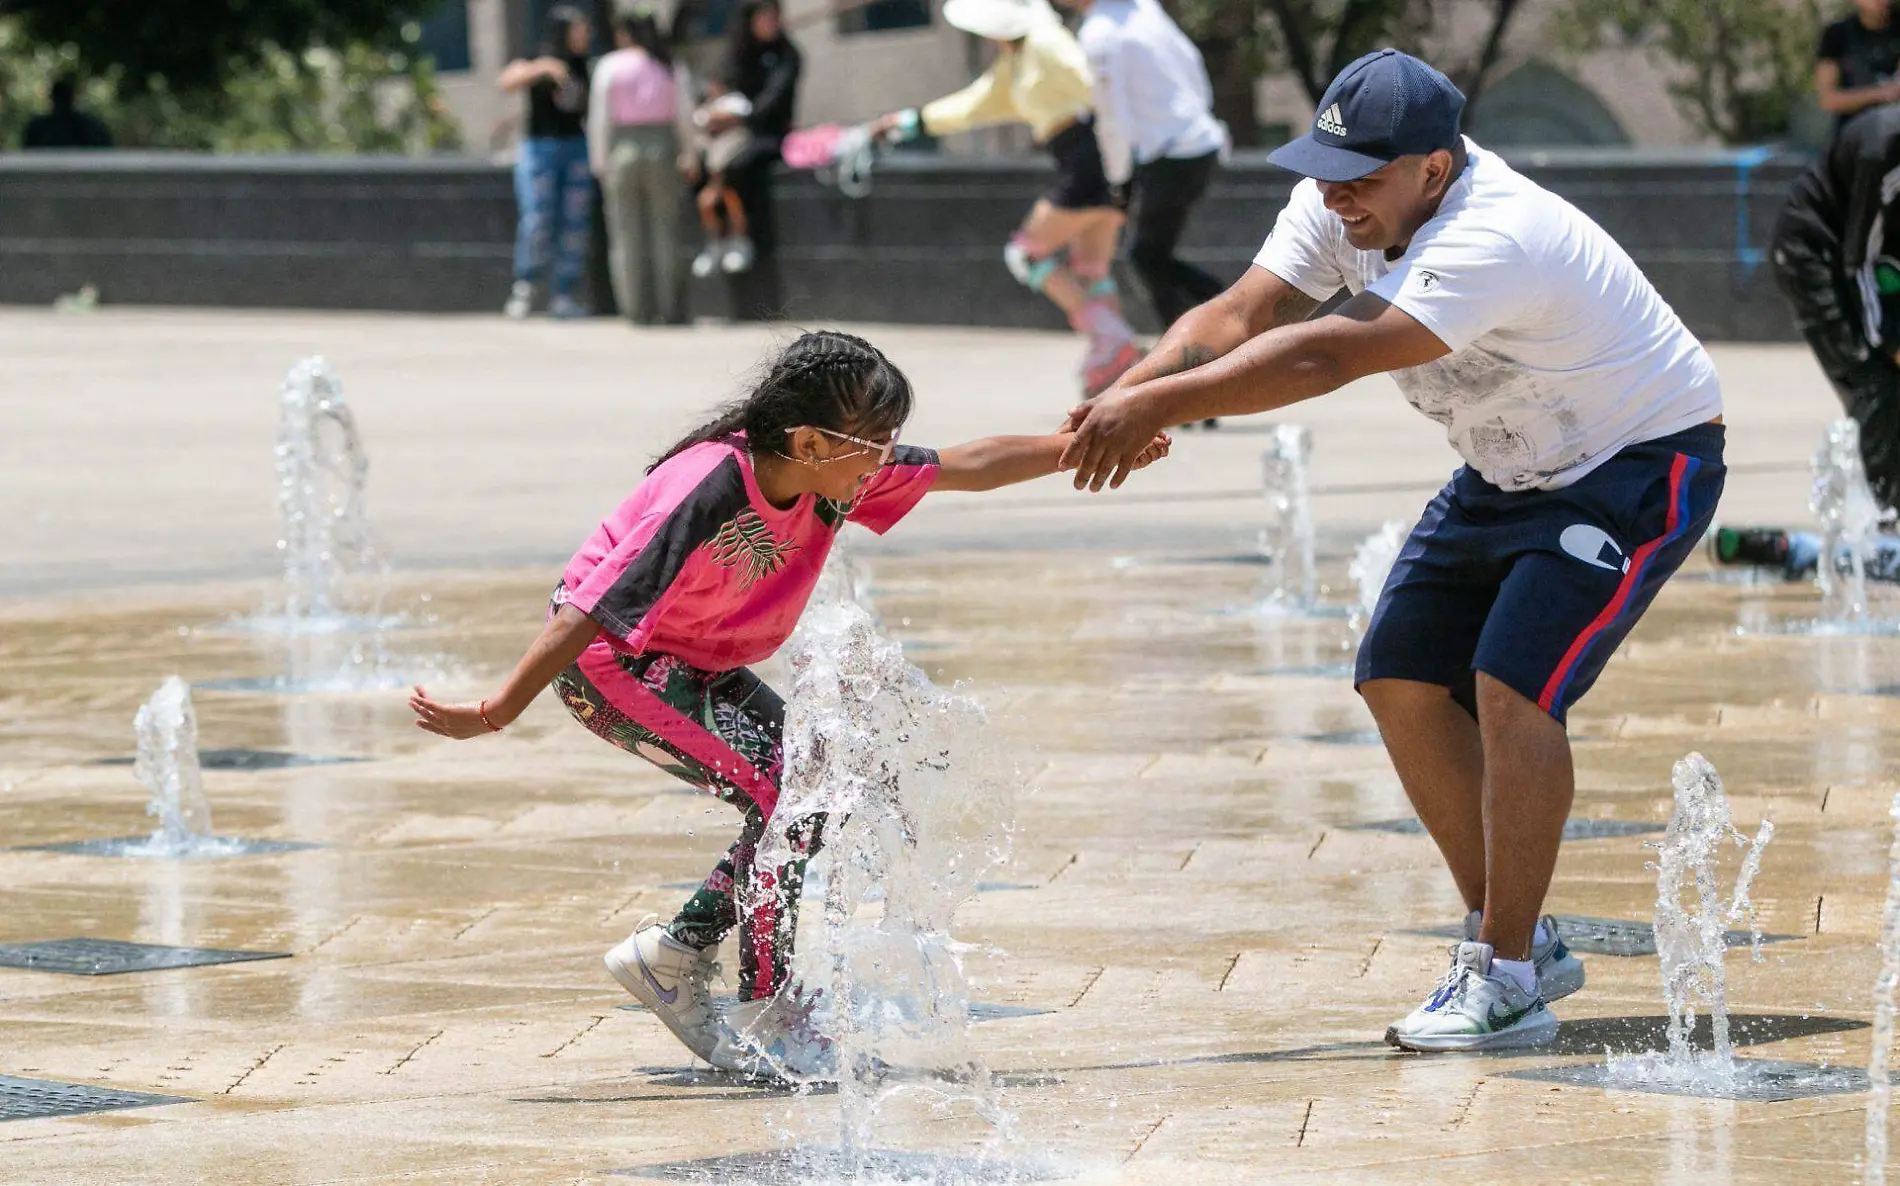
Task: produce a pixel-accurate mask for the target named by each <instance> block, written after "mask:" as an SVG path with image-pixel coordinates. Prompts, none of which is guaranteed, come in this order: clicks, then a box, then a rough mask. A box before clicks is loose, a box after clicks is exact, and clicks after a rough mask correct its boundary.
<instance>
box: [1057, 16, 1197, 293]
mask: <svg viewBox="0 0 1900 1186" xmlns="http://www.w3.org/2000/svg"><path fill="white" fill-rule="evenodd" d="M1060 2H1061V4H1062V5H1063V7H1065V8H1070V9H1074V10H1077V11H1080V12H1082V13H1083V14H1084V15H1083V18H1082V27H1081V29H1080V30H1079V31H1078V32H1077V33H1076V38H1077V40H1079V41H1080V42H1081V43H1082V52H1083V53H1085V54H1086V55H1087V56H1088V62H1089V72H1090V76H1091V83H1092V88H1091V89H1092V90H1093V92H1094V95H1095V139H1096V142H1097V143H1098V144H1100V146H1101V153H1102V167H1103V170H1104V171H1105V172H1106V173H1107V175H1108V183H1109V185H1110V187H1111V189H1112V191H1113V193H1114V195H1115V200H1116V203H1117V204H1118V205H1120V206H1122V207H1123V208H1124V209H1128V210H1131V211H1132V218H1131V222H1132V224H1133V225H1132V231H1133V234H1132V236H1131V238H1130V240H1129V246H1128V261H1129V263H1131V264H1133V265H1134V268H1135V273H1136V275H1138V276H1140V277H1141V282H1142V285H1143V287H1145V288H1146V289H1147V290H1148V299H1149V300H1150V301H1152V302H1153V304H1154V308H1155V315H1156V316H1157V317H1159V318H1160V319H1161V324H1162V326H1163V328H1165V327H1167V326H1170V325H1173V324H1174V323H1175V321H1176V320H1178V319H1179V318H1180V316H1181V315H1182V314H1183V313H1186V312H1187V311H1188V310H1189V309H1192V308H1193V307H1194V306H1196V305H1198V304H1201V303H1202V302H1204V301H1207V300H1210V299H1212V298H1213V297H1214V296H1216V295H1217V294H1218V293H1219V292H1220V291H1221V290H1222V289H1223V288H1224V287H1226V286H1225V285H1223V284H1222V283H1221V282H1220V281H1219V280H1217V279H1215V278H1214V277H1213V276H1210V275H1209V274H1208V273H1206V272H1204V271H1202V270H1201V269H1200V268H1197V267H1195V266H1194V265H1192V264H1190V263H1186V262H1184V261H1183V260H1181V259H1180V258H1178V257H1177V256H1176V254H1175V248H1176V245H1177V244H1179V243H1180V241H1181V232H1182V231H1183V230H1184V229H1185V228H1186V226H1187V221H1188V217H1189V216H1190V215H1191V214H1192V213H1193V212H1194V206H1195V204H1196V203H1197V202H1199V201H1200V200H1201V198H1202V196H1203V195H1204V194H1205V193H1206V192H1207V186H1208V183H1209V182H1210V181H1212V180H1213V178H1214V172H1215V170H1216V169H1217V168H1219V165H1220V158H1221V154H1222V153H1223V152H1225V151H1226V148H1227V129H1226V128H1225V127H1224V126H1223V125H1222V124H1221V122H1220V121H1219V120H1217V119H1215V118H1214V86H1213V84H1212V83H1211V82H1210V81H1208V77H1207V66H1206V64H1205V63H1204V62H1203V61H1202V60H1201V51H1200V50H1198V49H1196V48H1195V47H1194V43H1193V42H1192V41H1190V40H1188V37H1187V34H1185V33H1183V32H1181V30H1180V28H1179V27H1178V26H1176V25H1175V23H1174V22H1173V21H1172V20H1169V19H1168V14H1167V13H1165V12H1163V11H1162V9H1161V5H1159V4H1158V3H1156V2H1155V0H1060Z"/></svg>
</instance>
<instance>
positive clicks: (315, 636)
mask: <svg viewBox="0 0 1900 1186" xmlns="http://www.w3.org/2000/svg"><path fill="white" fill-rule="evenodd" d="M278 403H279V408H280V412H281V415H280V419H279V423H278V429H277V449H276V462H277V505H278V511H279V513H280V514H281V516H282V519H283V536H282V538H280V539H279V540H278V541H277V551H278V553H279V554H280V555H281V556H282V558H283V563H284V601H283V604H282V607H281V609H282V612H281V613H275V612H273V613H267V614H264V615H262V616H259V617H255V618H250V619H247V620H245V621H242V622H235V623H233V625H234V626H236V627H237V628H239V629H241V630H243V631H245V632H247V633H254V634H264V635H274V636H283V637H286V638H288V639H289V640H290V646H289V652H290V653H289V654H288V656H287V660H286V664H285V670H284V672H283V674H281V675H275V676H265V677H260V678H237V679H223V680H214V681H210V682H209V683H207V684H206V685H204V686H207V687H216V688H221V689H225V690H232V691H267V692H360V691H378V690H382V689H387V688H399V687H403V686H405V685H406V684H409V683H412V682H415V681H417V680H431V681H436V680H442V679H453V678H455V676H454V673H453V671H452V669H451V668H450V667H449V666H448V665H446V664H445V663H444V662H443V661H442V660H441V658H440V656H427V657H423V656H401V657H399V656H397V655H396V654H394V653H393V651H392V648H391V647H390V645H389V631H390V629H391V628H393V627H396V626H399V625H401V624H402V622H403V619H402V617H401V616H400V615H397V616H386V615H385V614H384V613H383V610H382V603H383V598H384V596H385V594H386V593H387V588H388V581H389V575H390V569H389V564H388V562H387V561H386V560H385V559H384V558H383V556H382V554H381V552H380V551H379V550H378V548H377V547H376V541H375V536H374V534H373V533H372V532H371V530H370V526H369V513H368V510H367V498H366V490H367V485H368V481H369V457H368V455H367V454H366V453H365V452H364V449H363V440H362V435H361V434H360V433H359V432H358V431H357V426H356V416H355V414H354V413H353V412H352V411H351V410H350V405H349V402H348V401H347V400H345V399H344V398H343V385H342V383H341V382H340V381H339V380H338V379H337V377H336V374H335V373H334V372H333V371H331V370H330V367H329V364H327V363H326V362H324V360H323V358H322V357H321V356H316V355H313V356H311V357H309V358H305V359H302V360H300V361H299V362H297V363H296V365H294V366H292V367H291V368H290V372H289V373H288V374H287V375H286V376H285V377H284V384H283V387H282V388H281V389H280V391H279V394H278Z"/></svg>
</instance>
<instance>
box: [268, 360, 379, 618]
mask: <svg viewBox="0 0 1900 1186" xmlns="http://www.w3.org/2000/svg"><path fill="white" fill-rule="evenodd" d="M278 401H279V404H280V405H281V409H282V419H281V420H280V421H279V423H278V428H277V507H278V511H279V512H280V514H281V515H282V516H283V526H284V535H283V538H282V539H280V540H278V541H277V551H278V552H279V553H280V554H281V555H282V557H283V561H284V589H285V598H284V616H285V618H286V619H287V620H288V621H289V622H290V623H292V624H294V626H295V627H298V628H297V629H295V630H293V632H294V633H313V632H319V631H324V630H334V629H337V628H338V626H339V625H340V623H339V619H340V618H346V615H344V614H343V612H342V609H343V606H342V582H343V580H344V578H346V577H348V576H351V575H357V574H376V575H381V574H382V573H383V572H384V571H385V566H384V564H383V562H382V559H381V557H380V556H379V555H378V553H377V551H376V545H375V541H374V538H373V537H372V535H371V533H370V529H369V514H368V511H367V509H366V497H365V490H366V487H367V484H368V482H369V457H368V455H367V454H366V453H364V451H363V439H362V436H361V435H360V434H359V433H358V432H357V429H356V416H355V414H354V413H353V412H351V411H350V405H349V403H348V401H346V400H345V399H344V398H343V384H342V383H341V382H339V381H338V379H337V377H336V375H335V373H334V372H332V371H331V370H330V367H329V364H328V363H326V362H324V360H323V358H322V357H321V356H312V357H310V358H306V359H303V360H301V361H299V362H298V363H297V364H296V365H295V366H293V367H291V368H290V373H289V374H288V375H286V376H285V377H284V385H283V388H282V390H281V392H280V393H279V395H278Z"/></svg>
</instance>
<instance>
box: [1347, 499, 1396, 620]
mask: <svg viewBox="0 0 1900 1186" xmlns="http://www.w3.org/2000/svg"><path fill="white" fill-rule="evenodd" d="M1411 533H1412V527H1411V525H1410V524H1409V523H1407V522H1406V521H1405V520H1403V519H1393V520H1391V521H1389V522H1388V523H1386V525H1385V526H1383V527H1381V528H1379V530H1377V531H1375V532H1373V533H1372V534H1371V535H1368V536H1367V537H1366V538H1365V540H1364V541H1363V542H1362V543H1361V544H1360V545H1359V546H1358V547H1357V548H1355V549H1353V554H1352V563H1351V564H1349V565H1347V566H1346V575H1348V576H1350V577H1351V578H1352V583H1353V586H1354V588H1356V589H1358V590H1359V600H1358V601H1356V602H1354V603H1353V607H1352V617H1351V619H1350V621H1349V622H1348V623H1347V625H1348V627H1349V628H1350V629H1351V630H1352V637H1353V640H1354V643H1355V645H1356V644H1357V642H1358V640H1359V639H1362V638H1364V637H1365V634H1366V627H1368V626H1370V625H1371V624H1372V613H1373V611H1374V610H1376V609H1378V608H1379V594H1381V593H1383V592H1385V580H1386V578H1387V577H1389V576H1391V575H1392V565H1393V564H1395V563H1397V561H1398V558H1399V549H1401V548H1403V547H1404V546H1405V539H1406V537H1407V536H1409V535H1410V534H1411Z"/></svg>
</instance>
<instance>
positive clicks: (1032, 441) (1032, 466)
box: [491, 432, 1174, 715]
mask: <svg viewBox="0 0 1900 1186" xmlns="http://www.w3.org/2000/svg"><path fill="white" fill-rule="evenodd" d="M1074 439H1075V434H1074V433H1072V432H1058V433H1051V434H1050V435H1048V436H1036V437H984V438H983V439H982V440H980V441H971V442H969V443H968V444H964V445H953V446H951V447H950V448H948V449H943V450H940V451H939V453H938V455H937V460H938V471H937V483H936V485H935V486H933V487H932V489H933V490H995V489H997V488H998V487H1000V486H1013V485H1015V484H1016V483H1017V482H1027V481H1029V480H1030V479H1031V478H1041V477H1046V476H1048V475H1049V474H1053V473H1055V472H1056V471H1057V470H1058V468H1060V467H1059V466H1058V465H1057V463H1058V462H1060V461H1061V460H1062V452H1063V450H1064V449H1066V448H1068V447H1069V442H1070V441H1071V440H1074ZM1173 444H1174V441H1173V439H1172V438H1171V437H1169V436H1168V434H1167V433H1165V432H1164V433H1159V434H1157V435H1156V436H1155V439H1154V441H1153V443H1151V444H1150V445H1149V446H1148V448H1147V449H1146V450H1144V451H1143V453H1142V455H1141V461H1140V463H1139V464H1138V465H1137V466H1136V468H1137V469H1140V468H1142V467H1145V466H1147V465H1150V464H1152V463H1153V462H1156V461H1159V460H1160V459H1161V458H1163V457H1166V456H1167V455H1168V449H1169V448H1170V447H1171V446H1172V445H1173ZM491 715H492V714H491Z"/></svg>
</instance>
